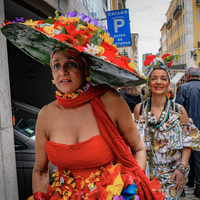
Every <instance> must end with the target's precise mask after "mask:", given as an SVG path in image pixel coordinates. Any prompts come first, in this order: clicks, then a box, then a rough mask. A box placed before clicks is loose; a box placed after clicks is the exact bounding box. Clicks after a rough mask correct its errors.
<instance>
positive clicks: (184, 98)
mask: <svg viewBox="0 0 200 200" xmlns="http://www.w3.org/2000/svg"><path fill="white" fill-rule="evenodd" d="M199 75H200V70H199V67H198V66H191V67H189V68H188V70H187V83H185V84H182V85H180V86H179V87H178V90H177V94H176V100H175V102H176V103H179V104H181V105H182V106H184V108H185V110H186V111H187V113H188V117H189V118H192V120H193V122H194V124H195V125H196V126H197V128H198V129H200V81H199ZM189 163H190V173H189V176H188V183H187V185H188V186H189V187H194V182H195V185H196V188H195V191H194V194H195V196H196V197H198V198H200V152H199V151H193V150H192V153H191V156H190V160H189ZM194 177H195V181H194Z"/></svg>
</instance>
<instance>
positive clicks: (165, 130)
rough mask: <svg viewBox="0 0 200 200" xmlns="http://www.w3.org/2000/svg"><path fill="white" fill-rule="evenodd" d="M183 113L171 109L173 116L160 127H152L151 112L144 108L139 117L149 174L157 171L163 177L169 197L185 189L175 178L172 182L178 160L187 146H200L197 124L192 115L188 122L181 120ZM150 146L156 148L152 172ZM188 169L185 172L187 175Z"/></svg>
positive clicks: (167, 197) (168, 198) (179, 193)
mask: <svg viewBox="0 0 200 200" xmlns="http://www.w3.org/2000/svg"><path fill="white" fill-rule="evenodd" d="M179 117H180V115H179V113H177V112H175V111H173V110H170V111H169V117H168V119H167V120H166V121H165V123H164V124H162V125H161V126H160V127H159V128H152V127H150V126H149V125H148V123H147V114H146V112H145V109H144V111H143V113H142V115H140V117H139V119H138V120H136V123H137V127H138V131H139V134H140V137H141V139H142V140H143V142H144V144H145V146H146V150H147V168H146V174H147V176H148V177H149V178H151V179H152V178H153V177H150V175H153V176H155V177H157V178H158V179H159V180H160V182H161V185H162V189H163V191H164V192H165V199H166V200H176V199H179V197H180V195H181V192H182V191H180V192H177V191H176V190H174V189H173V187H174V186H175V180H174V181H173V182H170V180H169V178H170V176H171V175H172V173H173V172H174V171H175V170H176V169H177V166H176V164H177V163H179V162H180V161H181V151H182V149H183V147H190V148H192V149H194V150H199V148H200V133H199V130H198V129H197V128H196V126H195V125H194V124H193V121H192V119H189V121H188V123H181V122H180V121H179ZM156 120H157V119H156ZM150 129H151V130H150ZM150 132H151V133H152V134H154V145H153V147H151V135H150ZM150 150H152V152H153V158H152V161H153V167H152V173H151V174H149V165H148V161H149V153H150ZM188 173H189V172H187V173H186V174H185V178H186V179H187V176H188Z"/></svg>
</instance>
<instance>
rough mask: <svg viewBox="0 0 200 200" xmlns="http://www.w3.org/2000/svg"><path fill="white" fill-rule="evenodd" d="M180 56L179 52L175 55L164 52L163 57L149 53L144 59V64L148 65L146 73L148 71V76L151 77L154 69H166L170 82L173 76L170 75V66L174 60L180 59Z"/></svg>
mask: <svg viewBox="0 0 200 200" xmlns="http://www.w3.org/2000/svg"><path fill="white" fill-rule="evenodd" d="M179 57H180V56H179V55H177V54H175V55H173V54H172V55H170V54H164V55H163V56H162V57H161V58H160V57H156V56H155V55H147V57H146V59H145V61H144V66H146V68H145V73H146V76H147V78H149V77H150V75H151V73H152V72H153V70H154V69H164V70H165V71H166V72H167V75H168V78H169V82H170V81H171V76H170V70H169V67H170V66H171V65H172V63H173V61H174V60H177V59H179Z"/></svg>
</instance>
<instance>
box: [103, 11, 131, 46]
mask: <svg viewBox="0 0 200 200" xmlns="http://www.w3.org/2000/svg"><path fill="white" fill-rule="evenodd" d="M107 23H108V32H109V34H110V36H111V37H113V38H114V42H113V44H114V45H116V46H117V47H123V46H131V32H130V23H129V10H128V9H124V10H113V11H108V12H107Z"/></svg>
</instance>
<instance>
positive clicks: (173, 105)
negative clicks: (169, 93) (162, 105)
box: [171, 101, 178, 112]
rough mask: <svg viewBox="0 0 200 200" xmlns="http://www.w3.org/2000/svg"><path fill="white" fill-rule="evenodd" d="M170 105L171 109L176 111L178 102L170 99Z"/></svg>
mask: <svg viewBox="0 0 200 200" xmlns="http://www.w3.org/2000/svg"><path fill="white" fill-rule="evenodd" d="M171 107H172V110H173V111H175V112H178V104H177V103H174V102H173V101H171Z"/></svg>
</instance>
